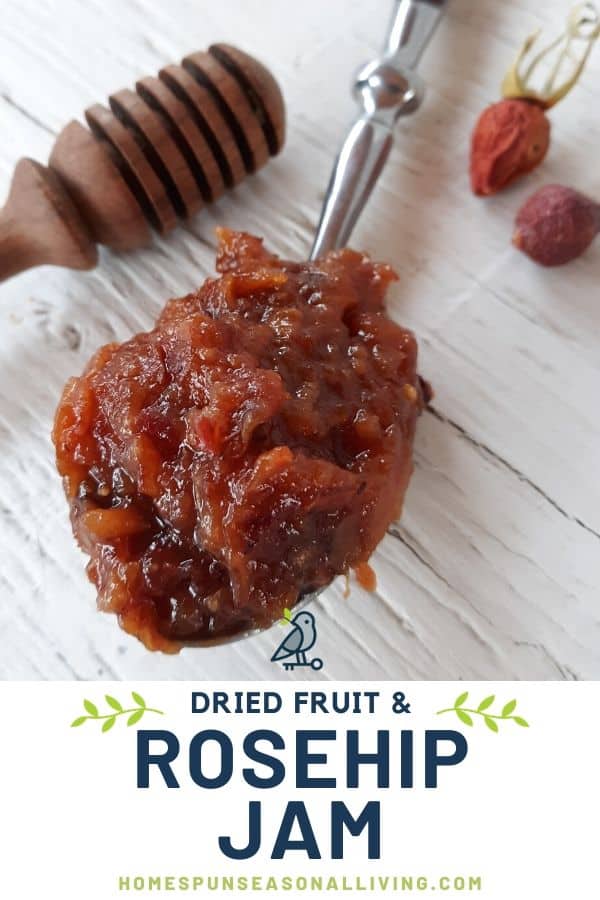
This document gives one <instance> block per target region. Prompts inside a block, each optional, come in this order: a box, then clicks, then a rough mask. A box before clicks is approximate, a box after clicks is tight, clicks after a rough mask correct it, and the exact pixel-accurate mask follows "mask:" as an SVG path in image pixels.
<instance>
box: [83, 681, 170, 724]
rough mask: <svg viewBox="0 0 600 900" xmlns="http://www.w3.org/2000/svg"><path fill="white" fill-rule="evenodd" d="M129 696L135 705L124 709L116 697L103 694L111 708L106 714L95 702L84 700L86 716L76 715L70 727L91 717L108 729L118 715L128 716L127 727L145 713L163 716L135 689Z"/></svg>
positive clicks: (135, 722)
mask: <svg viewBox="0 0 600 900" xmlns="http://www.w3.org/2000/svg"><path fill="white" fill-rule="evenodd" d="M131 697H132V699H133V702H134V703H135V704H136V706H133V707H129V708H128V709H125V708H124V706H123V704H122V703H119V701H118V700H117V698H116V697H111V695H110V694H105V695H104V699H105V700H106V702H107V703H108V705H109V707H110V709H111V712H109V713H107V714H101V713H100V712H99V710H98V707H97V706H96V704H95V703H92V701H91V700H84V701H83V708H84V709H85V711H86V713H87V716H78V717H77V718H76V719H74V720H73V721H72V722H71V728H79V726H80V725H83V723H84V722H88V721H90V720H92V719H93V720H96V721H99V722H100V721H101V722H102V723H103V724H102V731H110V729H111V728H112V727H113V725H114V724H115V722H116V721H117V719H118V718H119V716H128V719H127V726H128V727H129V726H131V725H137V723H138V722H139V721H140V719H141V718H142V716H143V715H144V714H145V713H157V715H159V716H164V712H163V711H162V710H161V709H154V708H153V707H151V706H148V704H147V703H146V701H145V700H144V698H143V697H142V696H141V695H140V694H137V693H136V692H135V691H132V692H131Z"/></svg>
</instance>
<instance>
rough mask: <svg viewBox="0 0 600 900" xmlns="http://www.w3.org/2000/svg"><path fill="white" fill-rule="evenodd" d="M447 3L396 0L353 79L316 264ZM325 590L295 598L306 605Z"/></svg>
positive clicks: (342, 242) (415, 95) (365, 189)
mask: <svg viewBox="0 0 600 900" xmlns="http://www.w3.org/2000/svg"><path fill="white" fill-rule="evenodd" d="M444 6H445V0H395V2H394V12H393V15H392V18H391V21H390V25H389V28H388V35H387V40H386V44H385V48H384V50H383V53H382V54H381V56H379V57H377V59H374V60H372V61H371V62H369V63H367V64H366V65H365V66H363V67H362V68H361V69H360V70H359V72H358V73H357V75H356V79H355V82H354V86H353V94H354V97H355V99H356V101H357V103H358V104H359V106H360V107H361V112H360V114H359V116H358V119H357V120H356V122H355V123H354V125H353V126H352V127H351V129H350V131H349V132H348V134H347V136H346V139H345V141H344V143H343V144H342V148H341V150H340V152H339V154H338V156H337V159H336V161H335V164H334V167H333V172H332V174H331V178H330V181H329V186H328V188H327V193H326V194H325V200H324V202H323V210H322V212H321V219H320V221H319V226H318V228H317V234H316V237H315V241H314V243H313V247H312V250H311V253H310V259H311V260H313V259H317V258H318V257H319V256H322V255H323V254H325V253H327V252H328V251H329V250H335V249H338V248H340V247H344V246H346V244H347V243H348V240H349V238H350V234H351V233H352V229H353V228H354V226H355V225H356V222H357V220H358V217H359V215H360V214H361V212H362V210H363V208H364V206H365V204H366V202H367V200H368V199H369V197H370V195H371V192H372V190H373V188H374V187H375V184H376V182H377V179H378V178H379V175H380V173H381V171H382V169H383V167H384V165H385V162H386V160H387V158H388V156H389V153H390V150H391V147H392V143H393V139H394V125H395V124H396V122H397V121H398V119H399V118H400V117H401V116H406V115H409V114H410V113H413V112H415V110H416V109H418V108H419V106H420V105H421V101H422V100H423V95H424V84H423V81H422V79H421V78H420V76H419V75H418V74H417V72H416V71H415V69H416V66H417V64H418V62H419V60H420V58H421V56H422V54H423V51H424V50H425V48H426V47H427V44H428V43H429V40H430V39H431V36H432V35H433V32H434V31H435V28H436V26H437V24H438V22H439V19H440V16H441V14H442V11H443V8H444ZM322 590H324V588H320V589H319V590H318V591H313V592H311V593H307V594H304V595H302V596H301V597H299V599H298V601H297V603H296V604H295V605H294V610H298V609H300V608H301V607H304V606H306V605H307V604H308V603H310V602H311V601H312V600H314V599H315V597H317V596H318V595H319V594H320V593H321V591H322ZM259 630H260V629H250V630H248V631H240V632H237V633H234V634H228V635H224V636H222V637H215V638H208V639H203V640H200V641H190V642H189V644H190V646H199V645H200V644H202V645H205V646H206V645H211V644H224V643H229V642H230V641H236V640H240V639H241V638H245V637H250V636H251V635H253V634H257V633H258V631H259Z"/></svg>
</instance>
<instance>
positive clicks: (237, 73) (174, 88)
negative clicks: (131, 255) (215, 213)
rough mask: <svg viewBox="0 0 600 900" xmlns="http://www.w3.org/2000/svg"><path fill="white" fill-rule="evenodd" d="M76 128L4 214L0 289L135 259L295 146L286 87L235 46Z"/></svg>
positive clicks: (191, 62)
mask: <svg viewBox="0 0 600 900" xmlns="http://www.w3.org/2000/svg"><path fill="white" fill-rule="evenodd" d="M109 104H110V110H109V109H107V108H106V107H104V106H101V105H99V104H98V105H96V106H92V107H90V108H89V109H88V110H86V113H85V118H86V120H87V123H88V125H89V129H90V130H88V129H87V128H85V127H84V126H83V125H81V124H80V123H79V122H77V121H72V122H70V123H69V124H68V125H67V126H66V127H65V128H63V130H62V131H61V132H60V134H59V135H58V138H57V139H56V143H55V145H54V148H53V150H52V153H51V155H50V160H49V163H48V166H43V165H40V164H39V163H37V162H35V161H34V160H32V159H26V158H25V159H21V160H20V161H19V162H18V163H17V166H16V168H15V173H14V176H13V181H12V184H11V188H10V193H9V196H8V200H7V202H6V205H5V206H4V208H3V209H2V210H1V211H0V281H3V280H4V279H6V278H9V277H10V276H11V275H15V274H17V273H18V272H22V271H23V270H24V269H29V268H31V267H32V266H39V265H42V264H50V265H57V266H68V267H69V268H72V269H91V268H93V267H94V266H95V265H96V262H97V259H98V251H97V248H96V244H105V245H106V246H107V247H111V248H113V249H114V250H133V249H135V248H137V247H142V246H144V245H145V244H147V243H148V242H149V240H150V234H151V232H150V228H151V227H152V228H154V229H155V230H156V231H158V232H159V233H160V234H166V233H167V232H168V231H170V230H171V229H172V228H174V226H175V225H176V224H177V220H178V218H179V219H188V218H189V217H190V216H192V215H193V214H194V213H196V212H197V211H198V210H199V209H200V208H201V207H202V206H203V205H204V204H206V203H210V202H212V201H214V200H216V199H217V197H219V196H220V195H221V194H222V193H223V192H224V191H225V190H226V189H227V188H231V187H233V186H234V185H236V184H238V183H239V182H240V181H242V179H243V178H245V176H246V175H247V174H250V173H251V172H255V171H256V170H257V169H259V168H260V167H261V166H263V165H264V164H265V163H266V162H267V161H268V159H269V157H270V156H272V155H274V154H276V153H278V152H279V150H280V149H281V147H282V145H283V141H284V132H285V110H284V105H283V98H282V96H281V91H280V90H279V86H278V85H277V82H276V81H275V79H274V78H273V76H272V75H271V73H270V72H269V71H268V70H267V69H266V68H265V67H264V66H263V65H262V64H261V63H259V62H258V61H257V60H255V59H254V58H253V57H251V56H248V55H247V54H246V53H243V52H242V51H241V50H238V49H236V48H235V47H231V46H229V45H227V44H213V45H212V46H211V47H209V48H208V52H206V53H192V54H190V55H189V56H186V57H185V58H184V59H183V60H182V63H181V65H179V66H176V65H171V66H166V67H165V68H164V69H161V71H160V72H159V75H158V78H142V79H141V80H140V81H138V82H137V84H136V86H135V91H131V90H122V91H118V92H117V93H116V94H113V95H112V96H111V97H110V98H109Z"/></svg>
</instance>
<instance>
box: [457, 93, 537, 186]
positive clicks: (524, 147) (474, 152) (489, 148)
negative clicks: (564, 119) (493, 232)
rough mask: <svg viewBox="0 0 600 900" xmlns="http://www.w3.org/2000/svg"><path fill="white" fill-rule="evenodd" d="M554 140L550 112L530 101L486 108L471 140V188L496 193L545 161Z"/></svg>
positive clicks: (508, 102)
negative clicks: (551, 135)
mask: <svg viewBox="0 0 600 900" xmlns="http://www.w3.org/2000/svg"><path fill="white" fill-rule="evenodd" d="M549 143H550V122H549V121H548V118H547V116H546V113H545V112H544V110H543V109H542V107H541V106H539V105H538V104H537V103H535V102H530V101H529V100H500V101H499V103H493V104H492V105H491V106H488V107H487V109H485V110H484V111H483V112H482V114H481V116H480V117H479V121H478V122H477V125H476V126H475V131H474V132H473V137H472V140H471V167H470V170H471V187H472V188H473V193H474V194H478V195H479V196H486V195H488V194H495V193H496V192H497V191H500V190H502V188H504V187H506V185H507V184H509V183H510V182H511V181H514V179H515V178H518V177H519V176H520V175H524V174H525V172H530V171H531V169H534V168H535V167H536V166H538V165H539V164H540V163H541V161H542V160H543V158H544V156H545V155H546V152H547V150H548V145H549Z"/></svg>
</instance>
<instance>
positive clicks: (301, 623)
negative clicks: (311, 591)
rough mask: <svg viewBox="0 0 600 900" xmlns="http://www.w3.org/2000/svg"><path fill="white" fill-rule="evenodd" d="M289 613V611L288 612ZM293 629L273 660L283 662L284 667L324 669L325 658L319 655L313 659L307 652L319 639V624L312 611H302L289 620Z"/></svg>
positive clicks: (282, 642) (280, 645)
mask: <svg viewBox="0 0 600 900" xmlns="http://www.w3.org/2000/svg"><path fill="white" fill-rule="evenodd" d="M288 615H289V613H288ZM288 621H289V623H290V625H292V626H293V627H292V630H291V631H290V632H288V634H287V635H286V636H285V637H284V639H283V640H282V641H281V643H280V644H279V646H278V647H277V650H276V651H275V653H274V654H273V656H272V657H271V662H281V664H282V666H283V668H284V669H296V668H304V667H306V666H308V667H309V668H311V669H315V670H318V669H322V668H323V660H322V659H320V658H319V657H318V656H315V657H313V658H312V659H311V660H309V659H307V656H306V654H307V653H308V651H309V650H311V649H312V648H313V647H314V645H315V642H316V640H317V626H316V624H315V617H314V616H313V614H312V613H309V612H305V611H301V612H299V613H296V615H295V616H294V618H293V619H289V620H288Z"/></svg>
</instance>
